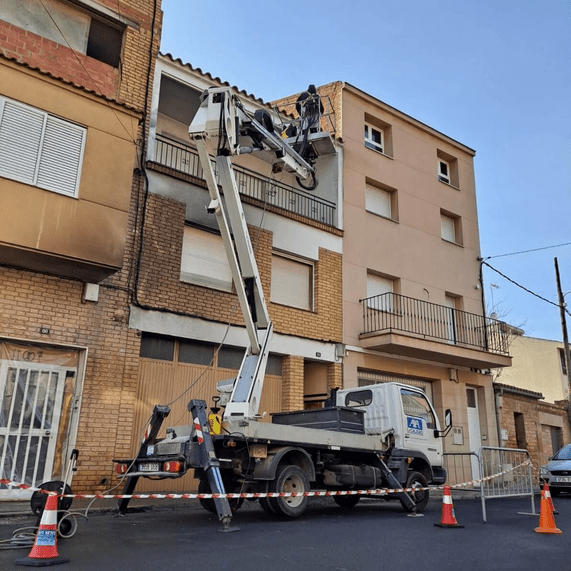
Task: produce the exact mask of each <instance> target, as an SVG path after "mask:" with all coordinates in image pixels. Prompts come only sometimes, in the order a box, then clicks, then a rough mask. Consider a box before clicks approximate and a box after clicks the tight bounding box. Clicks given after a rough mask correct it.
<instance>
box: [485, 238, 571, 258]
mask: <svg viewBox="0 0 571 571" xmlns="http://www.w3.org/2000/svg"><path fill="white" fill-rule="evenodd" d="M563 246H571V242H565V243H563V244H555V245H553V246H544V247H543V248H532V249H531V250H521V251H520V252H511V253H509V254H498V255H496V256H488V257H487V258H483V259H484V260H491V259H492V258H505V257H506V256H517V255H518V254H528V253H529V252H539V251H540V250H551V249H552V248H561V247H563Z"/></svg>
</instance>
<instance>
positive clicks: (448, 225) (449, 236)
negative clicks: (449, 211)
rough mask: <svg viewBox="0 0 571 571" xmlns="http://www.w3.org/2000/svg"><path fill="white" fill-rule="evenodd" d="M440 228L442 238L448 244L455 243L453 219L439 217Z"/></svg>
mask: <svg viewBox="0 0 571 571" xmlns="http://www.w3.org/2000/svg"><path fill="white" fill-rule="evenodd" d="M440 228H441V233H442V238H443V239H444V240H447V241H448V242H456V230H455V223H454V218H450V216H445V215H444V214H441V215H440Z"/></svg>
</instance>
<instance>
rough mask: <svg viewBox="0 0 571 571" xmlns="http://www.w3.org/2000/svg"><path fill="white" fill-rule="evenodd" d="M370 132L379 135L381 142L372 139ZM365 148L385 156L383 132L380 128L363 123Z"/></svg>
mask: <svg viewBox="0 0 571 571" xmlns="http://www.w3.org/2000/svg"><path fill="white" fill-rule="evenodd" d="M372 131H376V132H377V133H379V135H380V139H381V142H380V143H379V142H377V141H375V140H374V139H373V138H372V136H371V135H372ZM365 147H367V149H371V150H372V151H377V152H379V153H382V154H383V155H384V154H385V132H384V130H383V129H381V128H380V127H376V126H375V125H372V124H371V123H368V122H367V121H365Z"/></svg>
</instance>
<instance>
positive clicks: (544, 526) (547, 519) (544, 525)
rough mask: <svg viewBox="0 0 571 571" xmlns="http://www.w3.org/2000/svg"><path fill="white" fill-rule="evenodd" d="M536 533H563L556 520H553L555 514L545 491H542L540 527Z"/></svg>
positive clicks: (536, 529)
mask: <svg viewBox="0 0 571 571" xmlns="http://www.w3.org/2000/svg"><path fill="white" fill-rule="evenodd" d="M548 493H549V490H548ZM550 495H551V494H550ZM535 532H536V533H563V532H562V531H561V530H560V529H558V528H557V526H556V525H555V519H554V518H553V512H552V511H551V506H550V505H549V498H547V497H546V494H545V489H543V490H542V491H541V504H540V506H539V527H536V528H535Z"/></svg>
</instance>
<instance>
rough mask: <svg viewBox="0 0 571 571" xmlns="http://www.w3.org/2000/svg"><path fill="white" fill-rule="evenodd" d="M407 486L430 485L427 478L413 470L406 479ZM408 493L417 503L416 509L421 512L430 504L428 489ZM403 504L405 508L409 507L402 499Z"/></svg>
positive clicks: (422, 486)
mask: <svg viewBox="0 0 571 571" xmlns="http://www.w3.org/2000/svg"><path fill="white" fill-rule="evenodd" d="M406 487H407V488H426V487H428V482H427V481H426V478H425V477H424V476H423V475H422V474H421V473H420V472H411V473H410V474H409V476H408V479H407V481H406ZM408 495H409V496H410V497H411V498H412V501H413V502H414V503H415V506H416V511H417V512H421V511H423V510H424V508H426V506H427V505H428V500H429V499H430V492H429V491H428V490H419V491H418V492H408ZM401 505H402V507H403V508H404V509H407V507H406V506H405V505H404V503H403V502H402V500H401Z"/></svg>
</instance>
